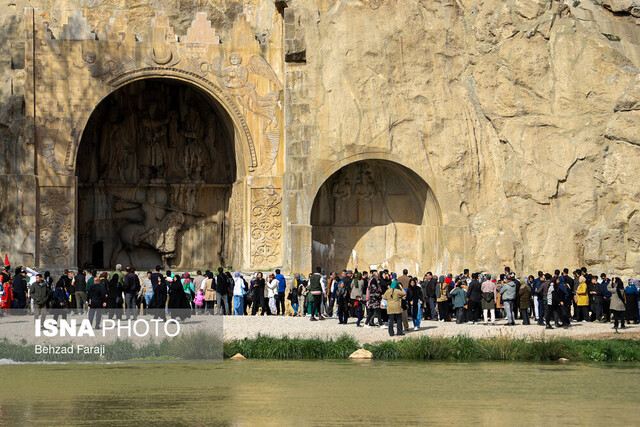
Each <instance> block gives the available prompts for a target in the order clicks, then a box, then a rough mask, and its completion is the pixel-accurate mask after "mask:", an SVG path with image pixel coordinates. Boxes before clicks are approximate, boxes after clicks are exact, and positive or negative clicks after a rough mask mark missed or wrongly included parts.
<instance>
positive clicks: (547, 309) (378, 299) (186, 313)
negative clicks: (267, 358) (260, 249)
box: [0, 256, 640, 336]
mask: <svg viewBox="0 0 640 427" xmlns="http://www.w3.org/2000/svg"><path fill="white" fill-rule="evenodd" d="M161 269H162V268H161V266H156V268H155V271H148V272H146V274H143V275H139V274H138V273H137V272H136V271H135V270H134V268H133V267H131V266H127V267H126V268H124V270H123V268H122V266H121V265H116V267H115V269H114V270H113V271H111V272H101V273H100V274H98V272H97V271H96V270H90V271H85V270H82V269H80V270H79V271H78V272H77V273H74V272H71V271H68V270H64V272H63V274H62V275H61V276H60V277H59V278H58V280H57V281H54V280H53V278H52V276H51V274H50V273H49V272H48V271H45V272H44V273H40V272H38V271H36V270H35V269H31V268H23V267H18V268H16V269H15V272H14V274H13V275H12V274H11V267H10V265H9V260H8V258H7V256H5V268H4V270H3V271H2V272H1V273H0V283H1V286H0V308H2V313H3V314H9V313H26V312H27V311H31V313H33V314H34V316H35V317H36V319H40V321H43V319H44V318H45V317H46V315H47V312H50V313H51V314H52V315H53V318H54V319H56V320H57V319H58V318H59V317H65V318H66V316H67V315H68V314H70V315H74V314H79V315H85V314H87V315H88V316H89V319H90V320H91V322H92V323H93V324H95V327H96V328H99V327H100V321H101V314H102V313H103V312H104V313H106V316H108V317H109V318H118V319H120V318H123V317H124V318H134V319H135V318H137V316H138V315H140V314H144V313H145V310H146V312H147V313H150V312H151V313H152V314H153V315H154V316H155V317H162V318H166V317H165V316H166V315H169V316H171V317H174V318H175V317H178V318H180V319H181V320H184V319H186V318H188V317H190V316H192V315H244V316H247V315H268V316H273V315H275V316H278V315H281V316H285V315H289V316H296V317H308V318H309V319H310V320H311V321H318V320H325V319H326V318H327V317H333V318H337V319H338V323H339V324H343V325H346V324H348V323H349V319H350V318H352V319H355V322H354V323H355V325H356V326H357V327H365V328H371V327H381V328H388V331H389V334H390V335H391V336H393V335H396V334H397V335H404V331H406V330H408V329H410V328H409V319H411V322H412V324H413V329H414V330H419V329H420V327H421V322H422V321H423V320H431V321H440V322H451V321H454V320H455V322H456V323H467V324H476V323H483V324H495V323H496V318H499V319H505V320H506V325H509V326H511V325H515V324H516V319H520V320H521V322H522V324H523V325H530V324H531V323H532V321H533V322H536V323H537V324H538V325H542V326H546V328H548V329H553V328H554V327H563V328H568V327H570V326H571V324H572V323H574V322H611V321H613V328H614V329H616V330H617V329H618V328H625V322H626V323H635V324H637V323H638V322H639V318H640V305H639V303H638V296H639V294H640V283H639V282H638V280H633V279H629V280H628V282H627V284H626V286H625V284H624V283H623V281H622V279H621V278H620V277H613V278H609V277H607V275H606V274H604V273H602V274H600V275H595V274H591V273H589V272H588V271H587V269H586V268H584V267H583V268H580V269H576V270H574V271H573V272H572V273H571V274H569V270H568V269H567V268H565V269H564V270H562V271H560V270H555V271H554V273H553V274H551V273H544V272H542V271H539V272H538V273H537V275H536V276H533V275H531V276H523V277H518V276H517V275H516V274H515V272H513V271H511V269H510V268H509V267H505V269H504V273H501V274H499V275H491V274H490V273H488V272H477V273H472V274H470V273H469V270H468V269H465V270H464V271H463V272H462V273H461V274H458V275H453V274H448V275H441V276H436V275H434V274H432V273H431V272H428V273H427V274H425V275H424V277H422V278H421V279H420V278H418V277H415V276H411V275H409V273H408V271H407V270H406V269H405V270H403V272H402V274H401V275H397V274H396V273H394V272H391V271H388V270H382V271H377V270H370V271H362V272H360V271H358V269H357V268H355V269H354V270H353V271H351V270H343V271H342V272H340V273H338V272H332V273H330V274H325V273H324V271H323V270H322V268H320V267H317V268H316V271H315V272H313V273H310V274H309V275H308V276H306V277H305V276H304V275H299V274H295V275H293V277H290V278H289V279H287V278H285V276H284V275H283V274H282V273H281V271H280V270H278V269H276V270H275V271H274V272H272V273H269V274H268V275H266V277H265V274H263V273H262V272H257V273H255V274H253V275H252V276H251V277H246V276H245V275H243V274H241V273H240V272H237V271H236V272H235V273H233V274H232V273H231V272H230V271H225V270H224V269H223V268H222V267H219V268H218V269H217V271H211V270H206V271H204V272H202V271H200V270H198V271H196V272H195V274H193V275H191V274H190V273H187V272H185V273H181V274H176V273H172V272H171V271H169V270H167V271H164V272H161Z"/></svg>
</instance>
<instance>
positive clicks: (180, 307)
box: [167, 273, 191, 321]
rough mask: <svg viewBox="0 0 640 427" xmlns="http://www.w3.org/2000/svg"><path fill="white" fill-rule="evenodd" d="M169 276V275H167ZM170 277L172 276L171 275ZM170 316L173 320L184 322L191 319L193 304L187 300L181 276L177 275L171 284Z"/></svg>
mask: <svg viewBox="0 0 640 427" xmlns="http://www.w3.org/2000/svg"><path fill="white" fill-rule="evenodd" d="M167 275H169V274H168V273H167ZM169 276H170V275H169ZM168 307H169V314H170V315H171V318H172V319H176V318H178V319H180V320H182V321H184V320H186V319H188V318H189V317H191V303H190V302H189V300H188V299H187V295H186V294H185V292H184V288H183V286H182V280H181V279H180V276H179V275H177V274H176V275H175V276H174V277H173V278H172V280H171V281H170V282H169V304H168Z"/></svg>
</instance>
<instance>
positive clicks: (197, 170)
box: [183, 107, 204, 182]
mask: <svg viewBox="0 0 640 427" xmlns="http://www.w3.org/2000/svg"><path fill="white" fill-rule="evenodd" d="M186 111H188V113H189V114H188V115H187V116H186V117H185V118H184V119H183V120H184V121H185V122H186V130H185V132H184V140H185V149H184V172H185V181H186V182H204V180H203V179H202V166H203V163H204V160H203V156H204V150H203V149H202V142H201V141H202V135H203V130H202V121H201V120H200V114H199V113H198V111H197V110H196V109H195V108H192V107H190V108H188V109H186Z"/></svg>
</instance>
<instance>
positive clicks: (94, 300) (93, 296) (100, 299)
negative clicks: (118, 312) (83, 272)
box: [88, 282, 107, 329]
mask: <svg viewBox="0 0 640 427" xmlns="http://www.w3.org/2000/svg"><path fill="white" fill-rule="evenodd" d="M88 298H89V323H93V319H94V318H95V319H96V326H95V327H94V329H100V320H101V318H102V309H103V308H104V307H106V306H107V295H106V292H105V289H104V288H103V287H102V286H100V283H98V282H93V285H91V286H89V294H88Z"/></svg>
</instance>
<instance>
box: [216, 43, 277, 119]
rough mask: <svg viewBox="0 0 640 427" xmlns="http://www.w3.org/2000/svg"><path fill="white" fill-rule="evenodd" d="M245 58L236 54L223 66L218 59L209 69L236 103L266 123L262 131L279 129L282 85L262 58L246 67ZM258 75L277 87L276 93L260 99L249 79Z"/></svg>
mask: <svg viewBox="0 0 640 427" xmlns="http://www.w3.org/2000/svg"><path fill="white" fill-rule="evenodd" d="M242 61H243V58H242V56H241V55H240V54H239V53H237V52H233V53H231V55H229V64H228V65H226V66H225V65H224V59H223V58H222V57H220V56H218V57H217V58H216V59H215V60H214V62H213V63H212V64H211V65H210V66H209V67H208V71H209V72H211V73H212V74H214V75H215V76H216V77H217V78H218V82H219V83H220V86H222V87H223V88H224V89H225V90H226V91H227V92H228V93H229V94H230V95H231V96H233V97H234V98H235V99H236V101H237V102H238V103H239V104H240V105H242V107H244V108H246V109H247V110H249V111H252V112H253V113H255V114H257V115H258V116H260V117H263V118H264V119H266V122H265V124H264V128H263V130H267V128H269V127H270V126H271V127H273V128H277V127H278V126H279V124H278V119H277V117H276V110H277V109H278V108H281V107H282V106H281V104H280V92H281V91H282V83H281V82H280V79H279V78H278V76H277V75H276V73H275V72H274V71H273V69H272V68H271V65H269V63H268V62H267V61H266V60H265V59H264V58H263V57H261V56H260V55H251V56H250V57H249V60H248V61H247V65H242ZM250 74H255V75H258V76H261V77H264V78H266V79H268V80H269V81H270V82H272V83H273V84H275V85H276V87H277V89H278V90H277V91H271V92H269V93H267V94H266V95H264V96H261V95H258V92H257V91H256V86H255V85H254V84H252V83H250V82H249V75H250Z"/></svg>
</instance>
